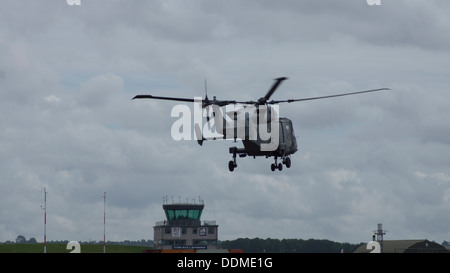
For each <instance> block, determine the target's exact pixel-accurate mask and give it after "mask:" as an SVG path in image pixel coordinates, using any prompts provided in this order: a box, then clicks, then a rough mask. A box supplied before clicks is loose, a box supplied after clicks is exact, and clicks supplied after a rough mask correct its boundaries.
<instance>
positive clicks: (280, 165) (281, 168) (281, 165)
mask: <svg viewBox="0 0 450 273" xmlns="http://www.w3.org/2000/svg"><path fill="white" fill-rule="evenodd" d="M278 170H279V171H281V170H283V164H281V163H278Z"/></svg>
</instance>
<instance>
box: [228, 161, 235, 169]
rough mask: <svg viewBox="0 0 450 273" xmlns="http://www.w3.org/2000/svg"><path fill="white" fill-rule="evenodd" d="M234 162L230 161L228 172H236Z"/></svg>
mask: <svg viewBox="0 0 450 273" xmlns="http://www.w3.org/2000/svg"><path fill="white" fill-rule="evenodd" d="M234 167H236V166H234V162H233V160H230V162H228V170H230V172H232V171H234Z"/></svg>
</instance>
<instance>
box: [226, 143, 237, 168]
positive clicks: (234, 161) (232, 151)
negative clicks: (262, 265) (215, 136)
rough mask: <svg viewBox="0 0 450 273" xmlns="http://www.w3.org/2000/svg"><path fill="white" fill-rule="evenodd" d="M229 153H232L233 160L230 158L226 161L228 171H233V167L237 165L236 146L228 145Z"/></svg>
mask: <svg viewBox="0 0 450 273" xmlns="http://www.w3.org/2000/svg"><path fill="white" fill-rule="evenodd" d="M230 153H232V154H233V160H230V162H228V170H229V171H230V172H232V171H234V168H236V167H237V163H236V153H237V148H236V147H230Z"/></svg>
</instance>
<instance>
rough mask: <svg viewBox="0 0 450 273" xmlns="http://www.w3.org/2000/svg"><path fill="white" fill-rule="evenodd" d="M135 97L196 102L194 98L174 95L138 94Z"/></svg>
mask: <svg viewBox="0 0 450 273" xmlns="http://www.w3.org/2000/svg"><path fill="white" fill-rule="evenodd" d="M134 99H156V100H174V101H184V102H194V99H186V98H174V97H157V96H152V95H136V96H135V97H134V98H133V100H134Z"/></svg>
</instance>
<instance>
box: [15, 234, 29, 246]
mask: <svg viewBox="0 0 450 273" xmlns="http://www.w3.org/2000/svg"><path fill="white" fill-rule="evenodd" d="M26 242H27V239H26V238H25V236H23V235H19V236H17V238H16V244H25V243H26Z"/></svg>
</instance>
